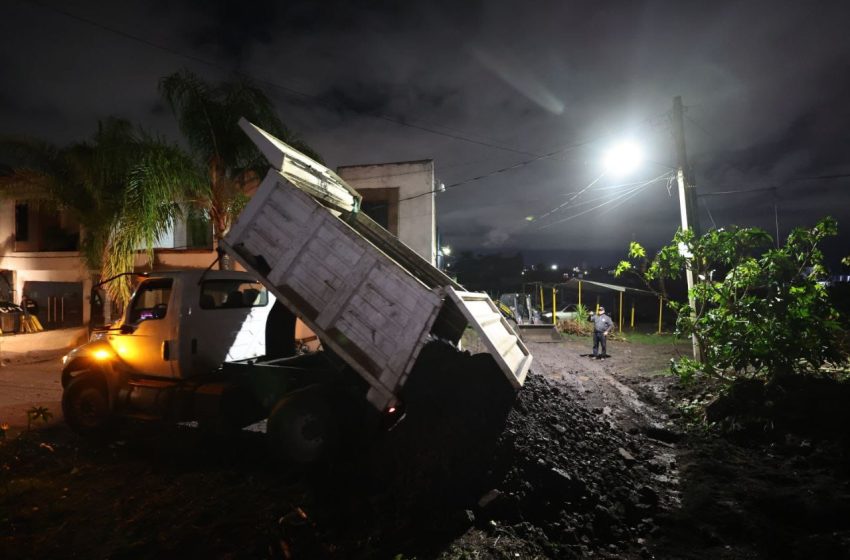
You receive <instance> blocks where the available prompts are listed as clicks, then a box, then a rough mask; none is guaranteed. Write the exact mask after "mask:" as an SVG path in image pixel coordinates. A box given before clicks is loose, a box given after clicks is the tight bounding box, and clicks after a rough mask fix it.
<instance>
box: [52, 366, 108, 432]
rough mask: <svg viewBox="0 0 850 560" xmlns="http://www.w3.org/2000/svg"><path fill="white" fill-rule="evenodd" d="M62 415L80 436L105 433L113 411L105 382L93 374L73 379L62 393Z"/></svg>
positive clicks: (84, 374)
mask: <svg viewBox="0 0 850 560" xmlns="http://www.w3.org/2000/svg"><path fill="white" fill-rule="evenodd" d="M62 414H63V415H64V416H65V422H66V423H67V424H68V425H69V426H70V427H71V429H72V430H74V431H75V432H77V433H78V434H80V435H83V436H93V435H102V434H103V433H105V432H106V429H107V427H108V426H109V425H110V419H111V417H112V411H111V410H110V408H109V395H108V394H107V392H106V384H105V383H104V382H103V380H101V379H99V378H98V377H97V376H95V375H93V374H91V373H82V374H80V375H78V376H77V377H75V378H73V379H72V380H71V382H70V383H69V384H68V386H67V387H66V388H65V392H64V393H62Z"/></svg>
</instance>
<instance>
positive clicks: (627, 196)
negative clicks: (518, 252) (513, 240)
mask: <svg viewBox="0 0 850 560" xmlns="http://www.w3.org/2000/svg"><path fill="white" fill-rule="evenodd" d="M667 175H668V173H665V174H664V175H660V176H658V177H655V178H653V179H650V180H648V181H646V182H644V183H643V184H641V185H639V186H637V187H634V188H632V189H630V190H629V191H627V192H625V193H623V194H621V195H619V196H617V197H614V198H612V199H611V200H608V201H606V202H603V203H601V204H598V205H596V206H594V207H592V208H588V209H587V210H584V211H582V212H579V213H577V214H572V215H570V216H567V217H565V218H562V219H560V220H556V221H554V222H550V223H548V224H545V225H542V226H540V227H538V228H537V229H538V230H543V229H547V228H550V227H552V226H554V225H557V224H560V223H563V222H566V221H569V220H572V219H573V218H578V217H579V216H583V215H585V214H587V213H589V212H592V211H594V210H597V209H599V208H602V207H603V206H606V205H608V204H612V203H615V202H618V201H619V204H617V206H620V205H621V204H623V203H624V202H626V201H628V200H629V199H630V198H632V197H633V196H636V195H637V194H638V193H639V192H642V191H643V189H646V188H647V187H649V185H651V184H653V183H655V182H657V181H659V180H661V179H663V178H666V176H667ZM617 206H614V207H612V208H611V209H613V208H616V207H617Z"/></svg>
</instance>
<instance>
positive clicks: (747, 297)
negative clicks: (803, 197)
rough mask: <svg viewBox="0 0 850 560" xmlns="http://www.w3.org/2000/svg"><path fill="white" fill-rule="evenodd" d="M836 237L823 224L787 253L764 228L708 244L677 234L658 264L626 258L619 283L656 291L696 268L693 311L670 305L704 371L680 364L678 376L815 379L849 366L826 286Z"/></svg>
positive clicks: (796, 235)
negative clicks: (662, 282) (811, 375)
mask: <svg viewBox="0 0 850 560" xmlns="http://www.w3.org/2000/svg"><path fill="white" fill-rule="evenodd" d="M837 232H838V226H837V222H836V221H835V220H834V219H833V218H830V217H827V218H824V219H822V220H821V221H819V222H818V223H817V225H815V227H813V228H810V229H803V228H797V229H795V230H794V231H793V232H791V234H790V235H789V236H788V239H787V241H786V242H785V245H784V246H783V247H779V248H773V247H772V239H771V237H770V235H769V234H767V233H766V232H764V231H763V230H760V229H758V228H738V227H732V228H729V229H719V230H712V231H709V232H708V233H706V234H705V235H703V236H702V237H699V238H697V237H695V236H694V234H693V232H691V231H685V232H682V231H678V232H677V233H676V235H675V236H674V237H673V241H672V243H670V244H669V245H667V246H665V247H663V248H662V249H661V250H660V251H659V252H658V254H657V255H656V256H655V257H653V258H652V259H651V260H650V259H648V258H647V256H646V251H645V249H644V248H643V247H642V246H641V245H640V244H638V243H632V244H631V246H630V248H629V260H626V261H622V262H621V263H620V264H619V265H618V267H617V270H616V272H615V275H617V276H620V275H621V274H624V273H627V272H632V273H636V274H638V275H639V276H640V277H641V278H642V279H643V280H644V281H645V282H646V283H647V285H649V286H650V287H652V282H654V281H656V280H659V279H662V278H667V279H677V278H680V277H681V276H682V275H683V273H684V271H685V267H686V266H690V267H692V269H693V271H694V275H695V285H694V288H693V291H692V294H693V296H694V301H695V305H696V309H692V308H691V307H690V305H689V304H688V303H687V302H685V303H680V302H670V306H671V307H672V308H673V309H674V310H675V311H676V312H677V314H678V319H677V323H676V326H677V333H678V334H680V335H682V336H688V337H690V336H691V335H693V336H695V338H696V340H697V342H698V344H699V346H700V349H701V351H702V356H703V360H704V362H703V363H702V364H697V363H694V362H693V360H688V359H683V360H682V361H680V363H679V364H678V365H677V370H678V371H679V372H680V373H683V374H692V373H693V372H694V371H695V370H699V371H703V372H705V373H708V374H711V375H714V376H718V377H721V378H724V379H727V380H728V379H732V378H734V377H735V376H739V375H765V376H768V377H772V376H774V375H779V374H787V373H792V372H806V371H809V372H811V371H816V370H818V369H819V368H820V367H821V366H823V365H824V364H826V363H836V364H837V363H844V362H846V360H847V356H846V354H844V353H843V351H842V350H841V345H840V344H839V343H838V337H839V336H840V332H841V331H840V325H839V322H838V313H837V311H836V310H835V309H834V308H833V306H832V305H831V303H830V301H829V298H828V295H827V292H826V288H825V287H824V285H823V284H822V283H821V282H820V281H821V280H822V279H823V278H824V277H825V275H826V269H825V268H824V266H823V264H822V261H823V254H822V253H821V251H820V249H819V248H818V246H819V245H820V243H821V242H822V241H823V240H824V239H825V238H826V237H829V236H834V235H836V234H837Z"/></svg>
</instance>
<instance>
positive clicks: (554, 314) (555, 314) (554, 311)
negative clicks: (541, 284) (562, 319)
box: [552, 286, 558, 325]
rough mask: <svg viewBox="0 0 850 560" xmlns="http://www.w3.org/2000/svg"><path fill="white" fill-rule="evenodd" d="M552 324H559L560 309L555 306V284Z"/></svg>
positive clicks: (553, 287) (553, 288)
mask: <svg viewBox="0 0 850 560" xmlns="http://www.w3.org/2000/svg"><path fill="white" fill-rule="evenodd" d="M552 324H553V325H557V324H558V309H557V307H555V286H552Z"/></svg>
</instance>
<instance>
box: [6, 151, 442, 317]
mask: <svg viewBox="0 0 850 560" xmlns="http://www.w3.org/2000/svg"><path fill="white" fill-rule="evenodd" d="M339 174H340V176H341V177H343V178H344V179H345V180H346V181H348V182H349V183H350V184H351V185H352V186H353V187H354V188H356V189H357V190H358V191H359V192H360V193H361V194H362V195H363V210H364V211H365V212H366V213H367V214H369V216H371V217H372V218H373V219H374V220H375V221H377V222H378V223H380V224H381V225H383V226H384V227H385V228H387V229H388V230H389V231H390V232H392V233H393V234H395V235H397V236H398V237H399V238H400V239H401V241H402V242H404V243H405V244H407V245H408V246H409V247H411V248H412V249H413V250H415V251H416V252H417V253H418V254H419V255H421V256H422V257H423V258H424V259H426V260H428V261H429V262H430V263H432V264H433V263H434V262H435V259H436V227H435V224H436V220H435V212H434V163H433V161H431V160H423V161H414V162H401V163H388V164H375V165H353V166H346V167H342V168H340V173H339ZM80 239H81V231H80V226H79V224H78V223H76V222H74V221H73V220H72V219H71V218H70V217H69V216H68V215H67V214H65V213H64V212H61V211H56V210H55V209H53V208H49V207H48V206H47V205H44V204H38V203H37V202H32V201H21V200H18V201H13V200H5V201H0V302H3V301H10V302H14V303H21V301H22V298H28V299H30V300H31V301H33V302H35V308H34V309H36V310H37V316H38V318H39V321H40V322H41V323H42V325H43V326H44V327H45V328H46V329H59V328H69V327H78V326H82V325H87V324H89V322H90V321H91V319H92V318H91V313H92V311H91V308H92V306H91V304H90V303H91V296H90V294H91V289H92V286H93V284H94V283H96V282H97V281H98V272H97V271H90V270H88V269H87V267H86V265H85V263H84V260H83V258H82V254H81V252H80ZM215 258H216V254H215V252H214V251H213V250H212V228H211V225H210V223H209V221H208V220H206V219H204V217H203V216H202V215H199V214H198V213H192V212H189V213H188V214H187V219H186V220H183V221H181V222H178V223H177V224H176V225H175V226H174V228H173V229H172V231H171V232H169V233H168V234H166V235H164V236H163V237H162V238H161V239H160V240H159V242H158V243H157V248H156V249H155V251H154V262H153V263H149V262H148V259H147V255H146V254H144V253H141V252H140V253H139V255H138V257H137V259H136V266H137V269H139V270H151V269H153V270H164V269H180V268H207V267H209V266H210V265H211V264H212V263H213V262H214V261H215ZM96 322H97V321H96ZM7 330H8V329H7Z"/></svg>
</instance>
